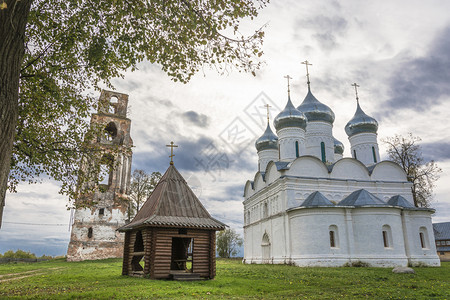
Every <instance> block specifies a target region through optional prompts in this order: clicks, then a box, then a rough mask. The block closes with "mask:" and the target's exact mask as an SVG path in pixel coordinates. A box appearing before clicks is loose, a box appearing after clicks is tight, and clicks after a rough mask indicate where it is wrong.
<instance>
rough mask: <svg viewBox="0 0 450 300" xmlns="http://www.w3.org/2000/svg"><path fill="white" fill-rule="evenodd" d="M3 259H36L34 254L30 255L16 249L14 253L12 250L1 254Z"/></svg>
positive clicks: (28, 252)
mask: <svg viewBox="0 0 450 300" xmlns="http://www.w3.org/2000/svg"><path fill="white" fill-rule="evenodd" d="M3 257H4V258H36V255H35V254H34V253H31V252H30V251H27V252H25V251H23V250H20V249H18V250H17V251H16V252H14V251H12V250H8V251H6V252H5V253H4V254H3Z"/></svg>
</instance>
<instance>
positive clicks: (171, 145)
mask: <svg viewBox="0 0 450 300" xmlns="http://www.w3.org/2000/svg"><path fill="white" fill-rule="evenodd" d="M166 147H170V156H169V157H170V164H171V165H173V157H174V156H175V154H173V148H176V147H178V145H175V144H174V143H173V142H170V145H166Z"/></svg>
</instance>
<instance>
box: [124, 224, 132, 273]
mask: <svg viewBox="0 0 450 300" xmlns="http://www.w3.org/2000/svg"><path fill="white" fill-rule="evenodd" d="M130 236H131V232H129V231H127V232H125V242H124V247H123V264H122V275H128V274H129V272H128V269H129V266H130V263H131V259H130V248H129V245H130Z"/></svg>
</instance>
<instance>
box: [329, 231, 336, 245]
mask: <svg viewBox="0 0 450 300" xmlns="http://www.w3.org/2000/svg"><path fill="white" fill-rule="evenodd" d="M330 247H332V248H334V247H336V243H335V240H334V231H330Z"/></svg>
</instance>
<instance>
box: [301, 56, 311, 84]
mask: <svg viewBox="0 0 450 300" xmlns="http://www.w3.org/2000/svg"><path fill="white" fill-rule="evenodd" d="M302 65H306V78H307V79H308V81H307V82H306V83H307V84H308V89H309V88H310V86H309V84H310V82H309V71H308V66H312V64H310V63H309V61H307V60H305V61H302Z"/></svg>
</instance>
